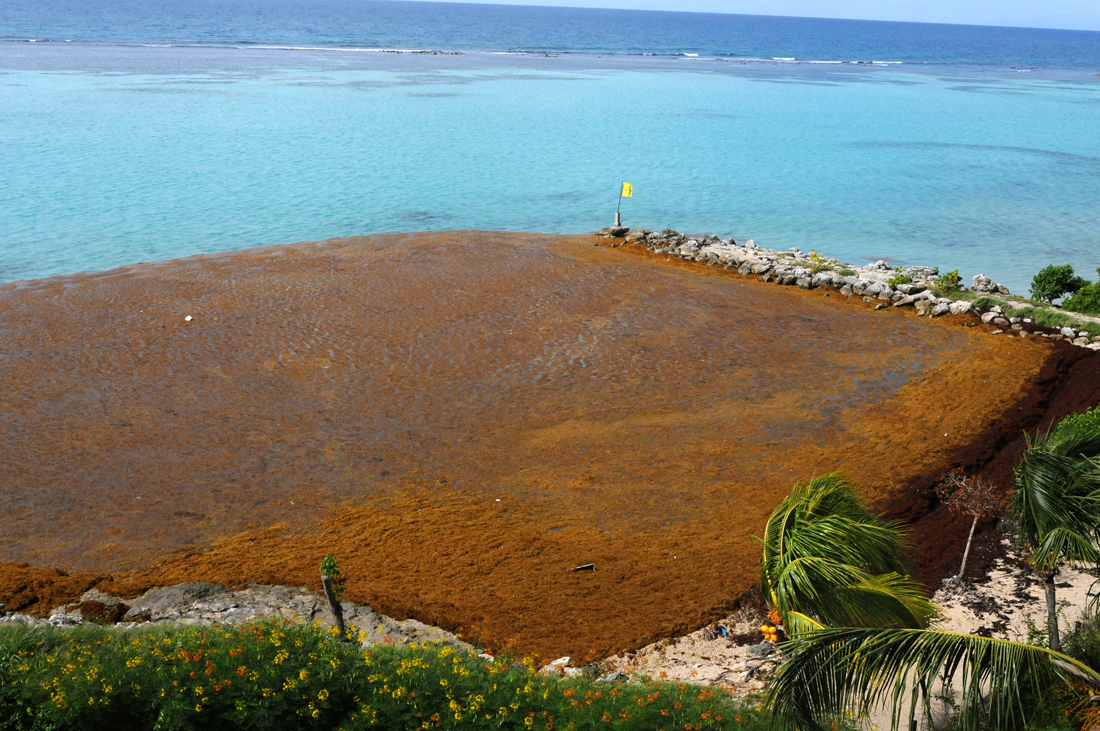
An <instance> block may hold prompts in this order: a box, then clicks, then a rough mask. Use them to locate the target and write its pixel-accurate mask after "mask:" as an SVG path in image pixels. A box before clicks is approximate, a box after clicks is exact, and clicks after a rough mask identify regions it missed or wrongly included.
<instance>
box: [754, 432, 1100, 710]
mask: <svg viewBox="0 0 1100 731" xmlns="http://www.w3.org/2000/svg"><path fill="white" fill-rule="evenodd" d="M1016 482H1017V490H1016V493H1015V495H1013V498H1012V502H1011V504H1010V506H1009V507H1010V512H1011V514H1012V515H1013V517H1014V518H1015V519H1016V520H1017V521H1018V522H1019V524H1020V538H1021V542H1022V543H1023V544H1024V545H1025V546H1026V547H1027V549H1028V551H1029V555H1028V561H1029V563H1030V564H1031V565H1032V567H1033V568H1034V569H1035V570H1036V572H1038V573H1039V575H1040V577H1042V578H1043V582H1044V586H1045V587H1046V599H1047V611H1048V622H1049V624H1048V626H1049V629H1050V642H1049V645H1050V646H1049V647H1047V648H1044V647H1037V646H1033V645H1027V644H1023V643H1019V642H1010V641H1008V640H998V639H992V638H987V637H976V636H973V635H964V634H957V633H953V632H939V631H935V630H929V629H922V628H906V627H903V626H900V625H899V626H896V627H881V626H879V627H873V626H869V625H865V626H863V627H858V626H856V627H852V626H848V627H844V626H837V627H835V628H829V627H825V626H818V627H817V628H811V631H808V632H802V633H796V636H795V637H794V639H793V640H791V641H790V642H788V643H785V644H784V645H783V648H784V651H785V654H786V655H787V660H786V662H785V663H784V664H783V665H782V666H781V667H780V669H779V671H778V672H777V673H776V676H775V678H774V679H773V682H772V685H771V687H770V689H769V691H768V693H769V700H770V701H771V704H772V706H773V708H774V711H775V720H776V723H777V725H788V726H790V727H792V728H799V729H801V730H802V731H818V730H819V729H823V728H824V726H823V725H822V724H823V723H824V722H827V721H834V722H835V721H842V720H844V716H845V714H846V713H848V712H850V711H854V712H856V713H860V714H866V713H867V712H868V711H870V710H871V709H873V708H877V707H880V706H882V705H884V704H889V705H890V707H891V708H892V712H893V713H892V723H893V727H894V728H898V726H899V724H900V722H901V717H902V715H903V712H904V711H905V709H906V708H908V717H909V719H910V722H912V719H913V718H914V717H915V715H916V713H917V712H918V709H923V712H924V714H925V715H926V717H929V716H930V715H931V703H932V700H933V693H934V689H935V687H936V685H937V684H938V683H942V684H943V685H944V686H955V685H956V684H961V690H962V698H961V701H960V702H959V703H958V705H957V707H958V710H959V717H958V719H957V720H958V724H959V726H960V727H962V728H997V729H1000V728H1012V727H1013V726H1016V725H1018V724H1020V723H1022V722H1023V721H1025V720H1026V718H1027V716H1028V713H1029V711H1030V710H1031V709H1030V708H1029V707H1028V703H1029V701H1033V700H1034V698H1036V697H1048V696H1049V695H1050V694H1051V693H1052V692H1057V693H1061V694H1062V695H1064V696H1066V697H1067V698H1072V699H1074V700H1073V702H1070V703H1067V708H1071V709H1072V710H1073V712H1074V713H1078V714H1079V719H1081V720H1086V721H1087V723H1089V724H1095V723H1097V722H1100V710H1098V709H1100V707H1098V706H1097V705H1096V704H1095V702H1094V700H1093V699H1097V698H1100V696H1098V695H1095V694H1097V693H1100V673H1098V672H1097V671H1096V670H1094V669H1092V668H1089V667H1088V666H1086V665H1084V664H1082V663H1080V662H1078V661H1077V660H1074V659H1073V658H1070V657H1068V656H1066V655H1063V654H1061V653H1060V652H1058V625H1057V617H1056V609H1057V607H1056V604H1055V594H1054V583H1053V580H1054V573H1055V571H1056V570H1057V564H1058V562H1059V561H1066V562H1069V563H1082V562H1097V561H1100V429H1096V428H1092V427H1090V426H1089V425H1088V424H1085V423H1083V422H1081V420H1072V419H1071V420H1066V421H1063V422H1062V423H1061V424H1060V425H1059V426H1058V428H1056V429H1054V430H1053V431H1048V432H1046V433H1044V434H1041V435H1039V436H1038V437H1036V438H1035V439H1034V440H1031V439H1030V438H1029V439H1028V449H1027V452H1026V453H1025V455H1024V457H1023V459H1022V460H1021V462H1020V464H1019V466H1018V467H1017V469H1016ZM792 498H793V494H792ZM787 502H788V501H784V505H786V504H787ZM782 507H783V506H781V508H782ZM778 512H780V511H777V513H778ZM774 518H775V516H774V515H773V519H774ZM770 529H771V525H770V522H769V530H770ZM817 543H818V544H819V547H820V544H821V543H822V542H821V541H818V542H817ZM824 549H825V551H826V552H828V550H830V549H828V547H824ZM813 550H818V549H817V548H815V549H813ZM767 562H768V554H767V549H765V563H767ZM777 596H778V595H777ZM806 596H810V598H811V599H814V598H815V597H813V596H811V595H806ZM800 611H802V612H805V613H807V614H810V615H815V616H821V614H822V613H821V612H820V611H818V610H817V609H816V608H814V607H812V606H811V607H809V608H802V609H801V610H800ZM835 624H841V623H834V625H835ZM1090 727H1091V726H1090Z"/></svg>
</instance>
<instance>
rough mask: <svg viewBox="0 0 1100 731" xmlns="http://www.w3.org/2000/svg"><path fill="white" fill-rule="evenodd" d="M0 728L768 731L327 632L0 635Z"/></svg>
mask: <svg viewBox="0 0 1100 731" xmlns="http://www.w3.org/2000/svg"><path fill="white" fill-rule="evenodd" d="M0 703H2V704H3V710H4V711H5V713H2V714H0V729H4V730H5V731H8V730H10V731H29V730H30V729H35V730H38V729H43V730H45V729H51V728H63V729H101V728H109V729H112V730H113V729H119V730H127V729H151V728H156V729H164V730H165V731H174V730H180V731H183V730H184V729H207V728H211V729H214V728H216V729H219V730H222V729H225V730H226V731H233V730H235V729H255V730H257V731H259V730H260V729H280V730H284V729H285V730H295V729H326V730H327V729H348V730H349V731H350V729H362V728H381V729H413V728H425V729H440V728H441V729H481V728H484V729H489V728H492V729H501V728H504V729H516V730H517V731H518V730H521V729H522V730H524V731H526V730H527V729H550V728H556V729H569V728H572V729H596V728H601V729H602V728H608V727H614V728H620V729H638V730H639V731H642V730H643V729H644V730H645V731H650V730H651V729H661V728H663V729H673V728H677V729H683V728H685V727H687V728H692V729H700V730H708V731H709V730H717V729H731V730H732V729H738V730H748V731H764V729H766V728H767V727H768V725H769V721H770V719H769V718H768V717H767V715H766V714H764V713H761V712H759V711H755V710H752V709H751V708H749V707H747V706H743V705H742V704H740V703H738V702H736V701H734V700H732V699H731V698H730V697H729V696H727V695H725V694H724V693H722V692H720V691H716V690H712V689H708V688H702V687H699V686H694V685H689V684H686V683H679V684H672V683H657V682H631V683H623V682H598V681H593V680H588V679H581V678H576V679H570V678H561V677H557V676H541V675H538V674H537V673H536V671H535V663H534V662H532V661H526V662H524V663H519V662H513V661H511V660H508V659H500V658H498V659H496V660H493V659H487V658H486V657H479V656H477V655H474V654H470V653H466V652H462V651H457V650H454V649H453V648H450V647H446V646H441V645H435V644H425V645H419V646H418V645H410V646H407V647H400V648H397V647H389V646H375V647H371V648H367V649H364V648H362V647H359V646H357V645H349V644H346V643H342V642H339V641H338V640H337V639H336V638H335V637H334V636H333V632H332V631H330V630H328V629H324V628H322V627H319V626H317V625H305V624H287V623H282V622H274V621H265V622H259V623H255V624H250V625H241V626H232V627H199V626H190V627H173V628H163V627H140V628H134V629H105V628H98V627H79V628H72V629H54V628H49V629H43V628H26V627H21V626H9V627H2V628H0Z"/></svg>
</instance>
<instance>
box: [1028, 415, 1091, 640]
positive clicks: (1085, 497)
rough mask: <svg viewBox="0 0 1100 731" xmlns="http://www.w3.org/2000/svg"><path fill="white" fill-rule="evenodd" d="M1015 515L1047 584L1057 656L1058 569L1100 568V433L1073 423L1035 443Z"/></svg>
mask: <svg viewBox="0 0 1100 731" xmlns="http://www.w3.org/2000/svg"><path fill="white" fill-rule="evenodd" d="M1009 513H1010V514H1011V515H1012V517H1013V518H1014V519H1015V520H1016V521H1017V522H1018V523H1019V526H1020V541H1021V543H1023V545H1024V546H1025V547H1026V549H1027V551H1028V557H1027V562H1028V563H1029V564H1030V565H1031V567H1032V568H1033V569H1034V570H1035V573H1036V574H1037V575H1038V576H1039V578H1040V580H1042V582H1043V588H1044V591H1045V594H1046V605H1047V635H1048V647H1050V648H1051V649H1052V650H1057V649H1058V647H1059V645H1060V638H1059V635H1058V614H1057V610H1058V607H1057V601H1056V600H1057V597H1056V595H1055V588H1054V576H1055V574H1056V573H1057V571H1058V564H1059V562H1066V563H1069V564H1082V563H1090V564H1094V565H1095V564H1097V563H1100V430H1095V429H1092V428H1089V427H1088V425H1085V424H1082V423H1081V422H1079V421H1070V420H1067V421H1065V422H1063V423H1062V424H1060V425H1059V426H1058V428H1056V429H1054V430H1051V431H1048V432H1046V433H1043V434H1040V435H1038V436H1037V437H1036V438H1035V439H1034V440H1033V439H1031V438H1030V437H1029V438H1028V442H1027V451H1026V452H1025V453H1024V456H1023V459H1022V460H1021V461H1020V464H1019V465H1017V467H1016V493H1015V494H1014V495H1013V496H1012V501H1011V502H1010V503H1009Z"/></svg>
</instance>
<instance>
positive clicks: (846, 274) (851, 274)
mask: <svg viewBox="0 0 1100 731" xmlns="http://www.w3.org/2000/svg"><path fill="white" fill-rule="evenodd" d="M837 274H839V275H840V276H842V277H854V276H855V275H856V272H855V270H854V269H841V270H840V271H839V272H837Z"/></svg>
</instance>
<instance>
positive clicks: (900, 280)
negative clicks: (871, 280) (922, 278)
mask: <svg viewBox="0 0 1100 731" xmlns="http://www.w3.org/2000/svg"><path fill="white" fill-rule="evenodd" d="M886 283H887V284H889V285H890V286H891V287H896V286H898V285H899V284H912V283H913V278H912V277H910V276H909V275H908V274H904V273H903V272H902V271H901V267H900V266H897V267H894V276H892V277H890V279H888V280H887V281H886Z"/></svg>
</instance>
